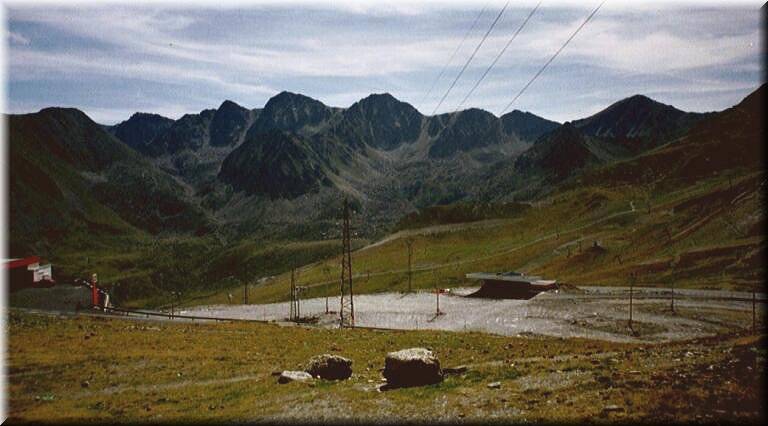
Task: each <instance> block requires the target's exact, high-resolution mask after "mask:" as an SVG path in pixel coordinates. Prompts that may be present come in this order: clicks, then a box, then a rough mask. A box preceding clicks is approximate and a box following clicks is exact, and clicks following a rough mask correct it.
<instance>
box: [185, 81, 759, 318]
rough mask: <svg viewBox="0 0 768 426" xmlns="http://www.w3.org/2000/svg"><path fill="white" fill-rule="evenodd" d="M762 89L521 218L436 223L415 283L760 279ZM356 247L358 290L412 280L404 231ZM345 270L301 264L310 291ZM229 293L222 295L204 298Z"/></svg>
mask: <svg viewBox="0 0 768 426" xmlns="http://www.w3.org/2000/svg"><path fill="white" fill-rule="evenodd" d="M763 91H764V89H763V88H761V89H759V90H757V91H756V92H754V93H753V94H751V95H749V96H748V97H747V98H745V99H744V100H743V101H742V102H741V103H740V104H738V105H736V106H734V107H732V108H729V109H727V110H725V111H723V112H720V113H717V114H714V115H712V116H710V117H709V118H708V119H707V120H704V121H702V122H700V123H699V124H698V125H697V126H696V127H694V128H693V129H691V130H690V131H689V132H688V133H687V134H686V135H684V136H683V137H681V138H680V139H678V140H676V141H673V142H671V143H669V144H666V145H663V146H661V147H659V148H656V149H654V150H652V151H650V152H648V153H645V154H643V155H640V156H637V157H634V158H631V159H628V160H625V161H622V162H619V163H614V164H610V165H606V166H603V167H599V168H596V169H591V170H587V171H585V172H584V173H582V174H579V175H577V176H574V177H573V178H571V179H570V180H568V181H566V182H564V183H563V184H562V185H561V186H560V187H559V188H558V189H557V190H555V191H554V192H553V193H552V194H550V195H549V196H547V197H546V198H544V199H542V200H539V201H538V202H537V203H534V204H533V206H532V208H530V209H526V210H525V211H523V212H522V213H521V214H519V215H518V216H516V217H513V218H510V219H506V220H496V221H491V222H489V224H488V226H487V227H483V228H477V227H473V228H468V227H464V228H462V227H461V226H454V227H449V228H448V230H436V229H435V228H434V227H433V228H426V229H425V232H423V233H422V235H419V236H417V237H415V238H414V242H413V249H414V250H413V253H414V260H413V261H414V271H415V272H414V276H413V286H414V287H415V288H434V287H436V286H439V287H443V288H444V287H456V286H463V285H472V284H473V283H471V282H468V281H467V280H465V279H464V275H465V274H466V273H468V272H476V271H505V270H521V271H524V272H527V273H530V274H541V275H544V276H546V277H549V278H555V279H557V280H559V281H561V282H569V283H572V284H592V285H595V284H602V285H617V284H619V285H626V284H627V283H628V281H629V280H630V279H632V280H636V282H637V283H638V284H642V285H663V286H669V285H676V286H681V287H695V288H724V289H741V290H749V289H752V288H754V287H756V286H759V285H760V284H761V283H762V282H763V281H764V278H765V273H764V271H765V263H764V261H763V257H764V256H763V254H764V252H765V237H764V232H763V230H764V227H765V216H764V213H763V212H764V210H765V198H764V191H763V189H764V184H765V181H766V176H765V167H764V164H762V163H761V159H762V158H763V157H762V153H763V146H762V134H763V133H762V122H761V121H760V120H761V115H760V113H759V112H760V108H761V101H762V96H763ZM433 216H438V215H433ZM415 219H418V217H416V218H415ZM594 244H597V245H598V246H599V247H592V245H594ZM352 257H353V272H354V274H356V283H355V292H356V293H372V292H379V291H402V290H405V289H406V288H407V273H406V271H405V268H406V267H407V251H406V248H405V240H404V238H392V239H389V240H387V241H386V242H385V243H383V244H379V245H375V246H373V247H371V248H368V249H365V250H359V251H356V252H355V253H353V256H352ZM339 269H340V267H339V258H338V257H335V258H332V259H328V260H326V261H323V262H320V263H316V264H311V265H307V266H305V267H304V268H302V269H301V275H300V277H299V281H300V284H302V285H309V286H310V291H309V292H308V293H307V294H306V297H313V296H321V295H336V294H338V289H337V286H338V283H337V279H338V276H339ZM288 286H289V275H287V274H283V275H281V276H279V277H277V278H276V279H274V280H272V281H270V282H267V283H264V284H260V285H258V286H256V287H255V289H254V291H252V293H251V294H252V295H253V297H252V299H251V300H252V301H258V302H274V301H280V300H287V299H288V298H289V292H288ZM224 301H225V299H224V298H223V295H222V294H218V295H214V296H212V297H210V298H208V299H207V300H205V302H210V303H217V302H218V303H221V302H224ZM198 302H201V301H198Z"/></svg>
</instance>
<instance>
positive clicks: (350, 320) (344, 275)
mask: <svg viewBox="0 0 768 426" xmlns="http://www.w3.org/2000/svg"><path fill="white" fill-rule="evenodd" d="M341 241H342V252H341V309H340V310H339V314H340V315H339V326H340V327H354V326H355V303H354V300H353V293H352V249H351V244H350V240H349V203H348V202H347V199H346V198H345V199H344V219H343V223H342V231H341Z"/></svg>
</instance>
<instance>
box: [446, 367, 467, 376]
mask: <svg viewBox="0 0 768 426" xmlns="http://www.w3.org/2000/svg"><path fill="white" fill-rule="evenodd" d="M466 372H467V366H466V365H459V366H458V367H447V368H443V374H464V373H466Z"/></svg>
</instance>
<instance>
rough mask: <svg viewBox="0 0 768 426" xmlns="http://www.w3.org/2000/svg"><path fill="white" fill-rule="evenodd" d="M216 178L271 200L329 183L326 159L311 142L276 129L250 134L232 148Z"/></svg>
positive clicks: (290, 196) (328, 184)
mask: <svg viewBox="0 0 768 426" xmlns="http://www.w3.org/2000/svg"><path fill="white" fill-rule="evenodd" d="M219 178H220V179H221V180H222V181H224V182H225V183H228V184H231V185H232V186H233V187H234V188H235V189H236V190H240V191H244V192H246V193H247V194H255V195H263V196H267V197H269V198H271V199H276V198H295V197H297V196H299V195H302V194H305V193H308V192H313V191H317V190H318V189H319V188H320V187H321V186H330V185H331V180H330V179H329V177H328V173H327V171H326V165H325V162H324V161H323V159H322V158H321V157H320V156H319V155H317V154H316V153H315V152H314V151H313V150H312V147H311V146H310V142H309V141H308V140H307V139H305V138H304V137H302V136H299V135H296V134H288V133H284V132H281V131H279V130H272V131H270V132H268V133H265V134H261V135H256V136H253V137H251V138H250V139H248V140H247V141H246V142H244V143H243V144H242V145H240V147H238V148H237V149H235V150H234V151H232V153H231V154H230V155H229V156H227V158H226V159H224V162H223V163H222V165H221V171H220V172H219Z"/></svg>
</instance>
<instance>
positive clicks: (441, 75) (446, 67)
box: [420, 6, 487, 104]
mask: <svg viewBox="0 0 768 426" xmlns="http://www.w3.org/2000/svg"><path fill="white" fill-rule="evenodd" d="M486 8H487V6H483V8H482V10H480V13H478V14H477V16H476V17H475V20H474V21H473V22H472V26H471V27H469V30H467V32H466V33H465V34H464V38H463V39H461V43H459V45H458V46H456V49H455V50H454V51H453V53H452V54H451V57H450V58H449V59H448V62H446V63H445V65H443V69H442V70H440V74H439V75H438V76H437V78H436V79H435V81H433V82H432V86H431V87H430V88H429V90H428V91H427V94H426V95H424V98H422V99H421V102H420V104H423V103H424V101H426V100H427V98H429V95H430V94H432V90H434V88H435V86H436V85H437V82H438V81H440V79H441V78H443V74H445V70H446V69H448V65H450V64H451V62H453V58H455V57H456V54H457V53H459V50H461V48H462V47H463V46H464V43H465V42H466V41H467V38H468V37H469V34H471V33H472V30H474V29H475V26H476V25H477V22H478V21H479V20H480V16H482V15H483V13H484V12H485V9H486Z"/></svg>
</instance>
